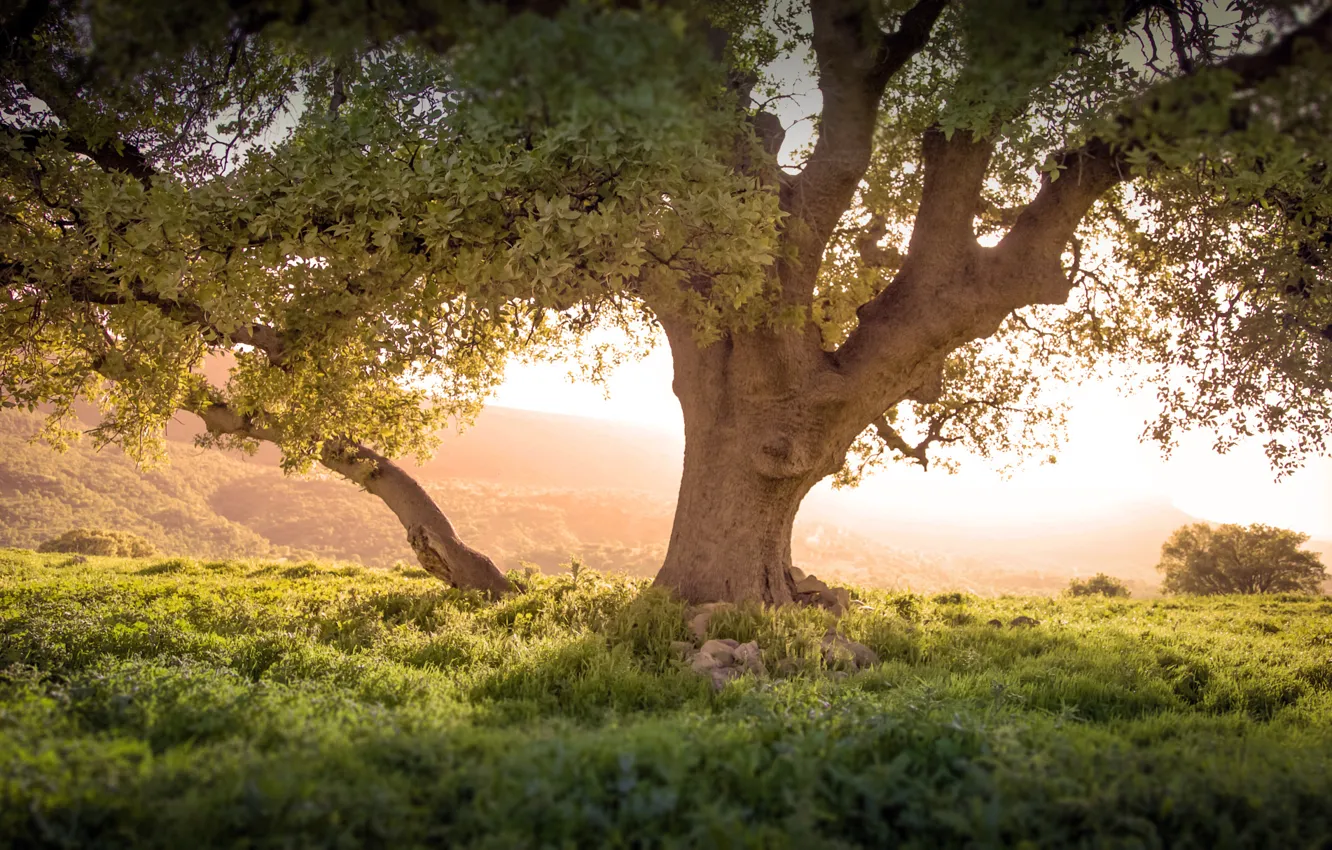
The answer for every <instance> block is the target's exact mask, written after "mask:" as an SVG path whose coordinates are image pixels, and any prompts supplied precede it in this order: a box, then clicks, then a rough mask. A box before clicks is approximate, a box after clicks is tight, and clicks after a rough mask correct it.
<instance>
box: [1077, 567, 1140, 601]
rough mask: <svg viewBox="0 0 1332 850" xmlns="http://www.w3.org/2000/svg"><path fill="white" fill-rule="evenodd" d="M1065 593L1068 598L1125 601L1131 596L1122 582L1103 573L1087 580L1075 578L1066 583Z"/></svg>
mask: <svg viewBox="0 0 1332 850" xmlns="http://www.w3.org/2000/svg"><path fill="white" fill-rule="evenodd" d="M1066 592H1067V593H1068V595H1069V596H1109V597H1122V598H1125V599H1127V598H1128V597H1129V596H1132V595H1133V594H1132V593H1131V592H1130V591H1129V589H1128V587H1127V586H1126V585H1125V584H1124V582H1122V581H1120V580H1119V579H1117V578H1115V577H1114V576H1108V575H1106V574H1105V573H1097V574H1096V575H1094V576H1092V577H1091V578H1087V579H1077V578H1075V579H1073V580H1072V581H1070V582H1069V583H1068V590H1067V591H1066Z"/></svg>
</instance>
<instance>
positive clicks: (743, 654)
mask: <svg viewBox="0 0 1332 850" xmlns="http://www.w3.org/2000/svg"><path fill="white" fill-rule="evenodd" d="M732 655H733V657H734V658H735V663H736V664H738V665H739V666H740V668H741V669H742V670H743V671H744V672H746V673H753V674H754V675H755V676H762V675H764V674H766V673H767V672H768V670H767V668H765V667H764V666H763V653H762V652H760V651H759V645H758V641H753V640H751V641H750V642H749V643H742V644H740V645H739V646H737V647H735V648H734V650H733V652H732Z"/></svg>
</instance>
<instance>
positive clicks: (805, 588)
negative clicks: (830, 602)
mask: <svg viewBox="0 0 1332 850" xmlns="http://www.w3.org/2000/svg"><path fill="white" fill-rule="evenodd" d="M795 589H796V593H814V594H820V593H824V592H826V591H827V590H828V585H827V584H825V583H824V582H823V581H821V580H819V579H817V578H815V577H814V576H805V577H804V578H803V579H801V580H800V581H798V582H796V588H795Z"/></svg>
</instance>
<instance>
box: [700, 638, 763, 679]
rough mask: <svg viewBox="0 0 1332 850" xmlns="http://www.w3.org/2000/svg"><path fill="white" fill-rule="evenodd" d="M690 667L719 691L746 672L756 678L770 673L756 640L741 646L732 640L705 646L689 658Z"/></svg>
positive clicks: (712, 642)
mask: <svg viewBox="0 0 1332 850" xmlns="http://www.w3.org/2000/svg"><path fill="white" fill-rule="evenodd" d="M689 666H690V668H691V669H692V670H693V671H694V672H695V673H701V674H703V675H706V676H707V677H708V678H709V679H710V680H711V682H712V687H713V688H715V689H716V690H721V689H722V688H723V687H725V686H726V683H727V682H730V681H733V680H735V679H738V678H739V677H741V676H743V675H745V674H746V673H753V674H754V675H755V676H762V675H765V674H766V673H767V669H766V668H765V667H764V666H763V653H762V652H761V651H760V650H759V645H758V642H757V641H752V640H751V641H750V642H749V643H740V642H739V641H737V640H732V639H730V638H726V639H723V640H710V641H708V642H706V643H704V644H703V645H702V646H701V647H699V648H698V651H697V652H695V653H694V654H693V655H692V656H690V657H689Z"/></svg>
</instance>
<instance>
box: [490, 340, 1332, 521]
mask: <svg viewBox="0 0 1332 850" xmlns="http://www.w3.org/2000/svg"><path fill="white" fill-rule="evenodd" d="M568 372H569V367H567V366H562V365H559V364H537V365H514V366H513V367H512V368H511V369H510V372H509V376H508V379H507V380H506V381H505V384H504V386H503V387H502V388H501V390H500V392H499V395H498V397H497V398H496V399H495V403H496V404H499V405H504V406H507V407H520V408H525V409H529V410H544V411H548V412H553V413H565V414H571V415H575V416H590V417H596V418H602V419H611V420H620V421H624V422H632V423H636V424H639V425H647V426H649V427H652V428H654V429H656V430H658V431H660V432H661V439H662V440H663V441H670V442H673V443H677V444H680V445H683V424H682V421H681V418H680V408H679V405H678V404H677V402H676V399H675V396H674V395H673V394H672V393H671V362H670V354H669V352H668V351H667V349H666V348H665V346H664V345H663V346H660V347H658V348H657V349H655V350H654V351H653V352H652V353H651V354H650V355H648V356H647V357H646V358H645V359H643V360H642V361H639V362H633V363H629V364H626V365H624V366H622V367H620V368H619V369H618V370H617V371H616V373H615V374H614V375H613V376H612V378H611V380H610V382H609V384H608V389H609V392H610V396H609V398H607V397H605V392H606V390H604V389H603V388H601V387H599V386H594V385H591V384H588V383H582V382H580V383H571V382H570V381H569V380H568V377H567V375H568ZM1072 393H1073V394H1072V410H1071V411H1070V413H1069V434H1068V440H1067V442H1066V443H1065V445H1064V449H1063V451H1062V452H1061V453H1060V454H1059V461H1058V463H1057V464H1055V465H1053V466H1038V465H1036V464H1035V463H1029V464H1028V465H1026V466H1024V467H1022V468H1020V469H1019V470H1018V471H1017V472H1016V473H1015V474H1014V475H1013V476H1012V478H1011V479H1007V480H1006V479H1004V478H1003V477H1002V476H1000V475H999V474H998V473H997V472H995V470H994V467H993V466H991V465H989V464H988V463H987V462H986V461H983V460H979V459H977V460H971V461H969V462H968V461H964V465H963V470H962V471H961V472H960V473H958V474H957V475H948V474H946V473H943V472H922V471H920V470H919V469H916V468H914V467H907V466H905V465H904V464H892V465H891V466H889V467H888V468H887V469H884V470H881V471H878V472H876V473H874V474H872V475H871V476H870V477H869V478H868V479H867V480H866V481H865V483H864V484H862V485H861V487H860V488H858V489H857V490H854V491H842V492H841V493H839V494H837V495H836V496H835V497H830V496H828V495H827V494H824V495H822V497H821V499H820V501H822V502H823V503H825V504H828V503H830V502H831V503H833V504H836V503H838V502H840V503H843V504H845V505H846V506H847V507H848V508H854V509H857V510H858V511H869V510H873V511H874V512H879V511H883V512H886V513H891V514H893V515H894V516H895V517H897V518H912V519H919V520H922V521H931V520H944V519H947V518H950V517H954V518H955V517H956V516H958V515H959V514H962V515H965V516H967V517H968V518H970V519H973V520H974V521H975V522H977V523H980V524H990V523H996V524H997V523H1004V522H1006V521H1008V520H1013V519H1021V520H1024V521H1030V520H1032V519H1034V518H1036V517H1040V518H1042V519H1048V520H1049V521H1051V522H1061V521H1066V520H1073V519H1079V518H1083V519H1092V518H1094V516H1095V514H1096V513H1097V512H1099V511H1105V510H1107V509H1113V508H1115V507H1119V506H1124V505H1129V504H1140V503H1143V502H1153V503H1158V504H1164V503H1166V502H1169V503H1172V504H1174V505H1175V506H1176V507H1178V508H1179V509H1181V510H1183V511H1186V512H1187V513H1190V514H1193V515H1194V516H1198V517H1201V518H1204V519H1209V520H1214V521H1217V522H1241V523H1250V522H1265V523H1270V524H1273V525H1279V526H1283V527H1286V528H1295V529H1298V530H1300V531H1304V532H1306V533H1309V534H1312V535H1315V536H1317V537H1324V538H1327V537H1332V460H1327V459H1322V460H1319V461H1317V462H1315V463H1312V464H1310V465H1309V466H1308V467H1306V468H1305V469H1304V470H1301V471H1300V472H1298V473H1296V474H1295V475H1293V476H1290V477H1289V478H1287V479H1285V480H1283V481H1281V482H1279V483H1277V482H1275V481H1274V480H1273V475H1272V472H1271V471H1270V469H1269V468H1268V466H1267V461H1266V458H1265V457H1264V456H1263V452H1262V446H1261V444H1260V443H1259V442H1258V441H1256V440H1255V441H1253V442H1251V443H1249V444H1246V445H1241V446H1240V447H1238V448H1236V449H1234V450H1232V451H1231V452H1230V453H1229V454H1227V455H1224V456H1220V455H1217V454H1215V453H1214V452H1213V451H1212V450H1211V436H1210V435H1209V434H1207V433H1205V432H1198V433H1195V434H1192V435H1190V436H1189V437H1187V438H1186V439H1185V440H1184V442H1183V444H1182V445H1181V446H1180V448H1179V449H1177V450H1176V452H1175V455H1174V457H1172V458H1171V460H1170V461H1169V462H1165V461H1163V460H1162V458H1161V452H1160V450H1159V449H1158V448H1157V447H1156V446H1155V445H1154V444H1143V443H1140V442H1139V441H1138V435H1139V433H1141V431H1142V425H1143V422H1144V421H1146V420H1147V419H1148V418H1149V417H1150V416H1151V414H1152V412H1153V409H1154V406H1153V405H1154V402H1153V399H1152V398H1151V396H1150V395H1147V396H1145V397H1144V396H1128V397H1125V396H1122V395H1120V394H1119V393H1118V392H1117V391H1116V390H1115V389H1114V388H1113V387H1110V386H1107V385H1105V384H1103V383H1102V384H1086V385H1083V386H1082V387H1079V388H1076V389H1074V390H1073V391H1072ZM824 489H827V488H826V485H825V488H824Z"/></svg>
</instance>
